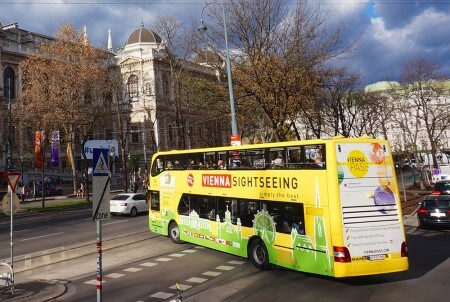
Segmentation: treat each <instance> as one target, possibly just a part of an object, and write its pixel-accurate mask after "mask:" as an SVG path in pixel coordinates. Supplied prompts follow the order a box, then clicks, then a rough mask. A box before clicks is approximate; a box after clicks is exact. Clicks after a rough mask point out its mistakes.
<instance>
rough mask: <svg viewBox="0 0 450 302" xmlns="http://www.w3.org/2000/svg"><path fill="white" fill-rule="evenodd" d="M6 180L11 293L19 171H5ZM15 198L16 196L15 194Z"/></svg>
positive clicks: (12, 291) (12, 288)
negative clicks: (14, 205)
mask: <svg viewBox="0 0 450 302" xmlns="http://www.w3.org/2000/svg"><path fill="white" fill-rule="evenodd" d="M5 177H6V181H7V182H8V188H9V215H10V223H11V226H10V249H11V251H10V252H11V265H10V270H11V277H10V280H8V281H9V284H10V285H11V293H13V294H14V208H13V204H14V196H15V193H14V192H15V191H16V187H17V183H18V181H19V177H20V173H12V172H9V173H6V174H5ZM16 198H17V196H16Z"/></svg>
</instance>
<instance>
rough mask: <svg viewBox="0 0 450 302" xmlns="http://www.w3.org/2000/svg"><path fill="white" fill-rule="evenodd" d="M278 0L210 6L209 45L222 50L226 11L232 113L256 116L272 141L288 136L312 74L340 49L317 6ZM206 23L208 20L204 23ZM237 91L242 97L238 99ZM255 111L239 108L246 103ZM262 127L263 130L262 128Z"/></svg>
mask: <svg viewBox="0 0 450 302" xmlns="http://www.w3.org/2000/svg"><path fill="white" fill-rule="evenodd" d="M286 4H287V2H286V1H279V0H230V1H227V3H226V4H225V5H224V6H223V7H221V6H218V5H217V6H214V7H213V6H210V8H211V9H210V10H208V13H207V15H208V17H209V19H211V20H213V22H214V24H212V25H210V26H208V27H209V28H211V30H208V32H207V33H208V36H207V38H208V39H207V40H205V41H206V42H207V43H208V45H209V47H211V49H213V50H214V51H215V52H217V53H220V54H222V57H224V55H223V45H224V43H223V38H224V31H223V17H222V15H223V14H222V8H223V9H225V10H226V13H227V18H228V19H227V24H228V30H229V32H230V34H229V37H230V40H231V43H230V44H231V48H232V51H231V53H232V57H233V67H234V69H233V75H234V82H235V84H236V86H235V89H236V92H237V93H236V95H238V97H237V98H236V100H237V102H236V107H237V113H238V114H239V115H242V116H243V117H244V119H245V117H246V116H251V115H254V114H255V113H256V114H258V116H257V118H258V120H260V121H263V122H264V126H265V127H267V128H268V129H270V131H271V140H275V141H282V140H286V139H288V138H289V137H290V136H292V128H293V127H292V126H293V123H292V121H294V120H295V119H296V118H297V116H298V112H300V111H301V110H302V108H303V106H304V105H305V99H306V98H308V97H309V96H311V95H312V94H313V93H314V86H315V85H318V84H319V83H320V82H318V81H317V76H316V75H317V73H318V70H319V68H321V67H322V65H323V64H324V63H325V62H327V61H328V60H330V59H331V58H333V57H335V56H337V55H338V54H341V53H342V52H345V51H346V50H347V48H346V47H340V46H341V42H342V41H341V40H340V30H337V31H335V32H332V33H330V32H327V30H326V27H325V26H324V21H325V14H324V13H323V11H322V10H321V8H320V6H319V5H311V4H310V3H307V2H306V1H303V0H301V1H296V3H295V4H294V5H286ZM208 24H209V23H208ZM239 96H246V97H242V98H239ZM249 107H250V108H260V109H261V110H260V111H256V112H254V111H250V112H248V111H244V110H247V108H249ZM263 132H264V130H263Z"/></svg>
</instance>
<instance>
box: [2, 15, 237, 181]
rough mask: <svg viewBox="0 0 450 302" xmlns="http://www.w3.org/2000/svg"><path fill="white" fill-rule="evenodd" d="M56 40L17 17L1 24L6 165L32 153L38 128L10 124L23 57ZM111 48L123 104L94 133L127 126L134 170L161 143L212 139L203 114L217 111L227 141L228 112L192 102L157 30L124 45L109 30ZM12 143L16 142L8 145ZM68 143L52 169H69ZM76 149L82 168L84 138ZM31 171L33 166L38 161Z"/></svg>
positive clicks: (185, 145) (115, 135) (197, 73)
mask: <svg viewBox="0 0 450 302" xmlns="http://www.w3.org/2000/svg"><path fill="white" fill-rule="evenodd" d="M85 33H86V32H85ZM52 40H53V38H52V37H49V36H45V35H40V34H37V33H32V32H29V31H26V30H23V29H20V28H19V26H18V24H17V23H14V24H10V25H0V69H1V70H2V78H3V81H2V82H1V83H0V97H1V99H0V113H1V121H0V170H6V169H8V168H13V169H18V168H19V167H20V165H21V162H20V160H21V158H22V155H23V154H25V153H27V152H28V153H29V154H33V150H34V136H32V135H30V134H31V133H29V131H28V132H27V131H25V130H24V129H21V127H20V125H15V124H10V121H11V118H10V117H11V110H10V106H9V105H10V104H11V103H13V102H14V101H15V100H16V99H18V98H20V96H21V89H22V88H21V71H20V69H19V64H20V62H21V61H22V60H23V59H24V58H25V57H26V55H27V54H28V53H30V52H35V51H39V43H41V42H44V43H50V42H51V41H52ZM107 51H109V52H110V54H111V57H112V58H113V63H112V64H113V65H114V67H115V68H118V69H119V70H120V75H121V81H122V91H121V92H120V93H118V94H117V95H115V96H114V98H115V102H116V105H117V106H118V108H119V107H120V110H119V115H120V118H118V117H111V119H110V120H111V121H110V123H109V125H108V126H106V129H99V130H96V131H95V132H94V133H92V134H91V136H90V137H91V138H92V139H94V140H96V139H99V140H104V139H106V140H119V136H120V135H119V134H123V137H124V138H125V139H124V140H123V144H124V148H125V157H127V158H129V157H134V158H136V159H137V164H138V167H139V168H138V171H137V172H138V173H135V174H138V175H139V176H142V175H145V173H146V172H147V169H148V165H149V163H150V160H151V156H152V154H153V153H155V152H157V151H163V150H171V149H189V148H198V147H205V146H207V145H208V143H207V142H206V141H204V140H202V131H203V130H204V129H210V128H212V127H210V125H208V124H207V122H205V121H210V120H211V119H212V120H214V122H215V123H216V124H217V125H216V127H215V129H218V130H217V131H216V133H215V134H214V136H215V137H216V140H215V144H216V145H226V144H228V137H229V136H230V126H229V121H228V118H227V116H222V117H210V118H205V115H206V116H207V115H209V114H210V113H209V112H197V111H195V112H193V111H192V110H191V111H190V110H189V104H188V102H187V100H186V98H184V96H183V93H182V92H180V90H179V89H177V88H176V86H177V81H176V78H175V75H174V72H173V70H174V65H173V61H171V58H173V57H171V56H170V53H169V52H168V50H167V48H166V47H165V45H164V43H163V40H162V39H161V37H160V36H159V35H158V34H157V33H155V32H154V31H152V30H150V29H147V28H145V27H144V25H143V24H142V25H141V26H140V27H139V28H138V29H136V30H135V31H133V32H132V33H131V34H130V36H129V38H128V39H127V41H126V42H125V44H124V47H122V48H120V49H118V50H116V51H114V50H113V48H112V37H111V31H109V32H108V50H107ZM176 64H177V66H176V67H177V68H178V69H179V70H182V71H183V73H184V74H188V75H189V76H192V77H202V78H205V79H208V80H210V81H217V80H218V77H217V74H218V70H216V69H215V68H213V67H211V66H209V65H207V64H202V63H201V62H189V61H184V60H177V61H176ZM35 130H36V131H37V130H38V129H35ZM120 143H121V141H119V144H120ZM9 145H11V146H12V147H11V148H9V147H8V146H9ZM64 148H65V146H63V145H62V146H61V147H60V157H61V160H60V164H59V167H57V168H52V167H50V165H49V163H48V162H49V160H48V161H46V171H48V173H49V174H52V173H53V174H67V175H70V169H67V168H66V161H65V152H64V150H65V149H64ZM119 148H121V147H120V146H119ZM123 155H124V154H121V152H117V154H115V156H116V158H114V159H113V165H112V170H113V172H114V173H117V175H120V174H121V173H122V168H121V167H122V162H123V160H127V159H126V158H123V157H124V156H123ZM74 157H75V161H76V163H75V164H76V167H77V169H81V167H82V163H81V162H82V160H81V146H77V147H75V150H74ZM34 172H36V173H37V171H34ZM30 173H33V169H32V167H31V172H30ZM133 177H136V176H135V175H133ZM119 178H120V177H119Z"/></svg>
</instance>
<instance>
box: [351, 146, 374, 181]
mask: <svg viewBox="0 0 450 302" xmlns="http://www.w3.org/2000/svg"><path fill="white" fill-rule="evenodd" d="M347 166H348V169H349V170H350V173H352V174H353V176H355V177H358V178H360V177H364V176H366V174H367V172H369V161H368V160H367V157H366V155H365V154H364V153H362V152H361V151H358V150H353V151H351V152H350V153H349V154H348V157H347Z"/></svg>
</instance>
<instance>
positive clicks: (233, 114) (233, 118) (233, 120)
mask: <svg viewBox="0 0 450 302" xmlns="http://www.w3.org/2000/svg"><path fill="white" fill-rule="evenodd" d="M210 4H219V5H220V6H221V7H222V12H223V28H224V34H225V51H226V57H227V58H226V61H227V76H228V90H229V94H230V110H231V135H233V136H236V135H238V127H237V121H236V110H235V107H234V92H233V76H232V73H231V61H230V50H229V47H228V32H227V17H226V14H225V7H224V6H223V4H222V3H220V2H216V1H212V2H210V3H207V4H206V5H205V6H204V7H203V9H202V13H201V16H202V27H201V28H199V30H201V31H205V30H206V29H207V28H206V26H205V25H204V24H203V11H204V10H205V8H206V7H207V6H208V5H210Z"/></svg>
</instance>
